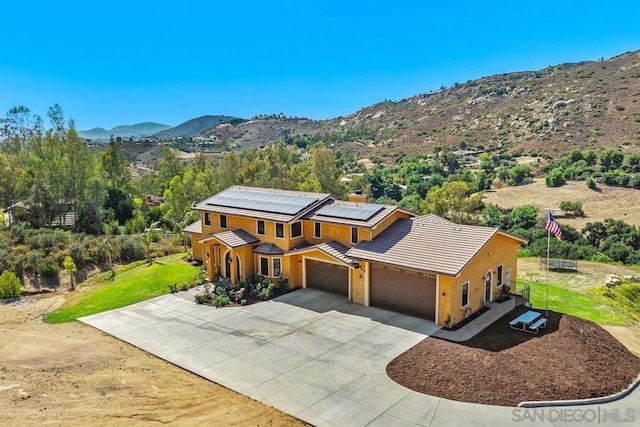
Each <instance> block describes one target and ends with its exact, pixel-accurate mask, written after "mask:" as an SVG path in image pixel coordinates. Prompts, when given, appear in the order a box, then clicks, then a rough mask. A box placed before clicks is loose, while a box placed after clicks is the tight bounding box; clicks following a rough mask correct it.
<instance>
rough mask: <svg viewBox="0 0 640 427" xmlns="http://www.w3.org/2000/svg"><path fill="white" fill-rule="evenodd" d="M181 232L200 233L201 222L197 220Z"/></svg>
mask: <svg viewBox="0 0 640 427" xmlns="http://www.w3.org/2000/svg"><path fill="white" fill-rule="evenodd" d="M182 231H184V232H185V233H198V234H199V233H202V221H201V220H197V221H196V222H194V223H193V224H189V225H187V226H186V227H185V228H183V229H182Z"/></svg>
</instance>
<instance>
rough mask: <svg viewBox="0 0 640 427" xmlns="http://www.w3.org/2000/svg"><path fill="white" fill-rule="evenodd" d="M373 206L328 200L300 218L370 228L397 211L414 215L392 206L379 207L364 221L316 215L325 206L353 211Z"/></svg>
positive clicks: (370, 204)
mask: <svg viewBox="0 0 640 427" xmlns="http://www.w3.org/2000/svg"><path fill="white" fill-rule="evenodd" d="M373 205H374V204H372V203H356V202H347V201H344V200H329V201H327V202H325V203H323V204H322V205H321V206H318V207H317V208H315V209H313V210H312V211H310V212H309V213H307V214H306V215H304V216H303V217H302V218H303V219H306V220H309V221H317V222H326V223H331V224H343V225H349V226H354V227H364V228H371V227H375V226H376V225H377V224H378V223H380V222H381V221H382V220H384V219H385V218H386V217H388V216H389V215H391V214H392V213H393V212H395V211H397V210H401V211H402V212H405V213H407V214H410V215H415V214H414V213H413V212H409V211H407V210H404V209H401V208H399V207H397V206H393V205H379V206H381V209H380V210H379V211H378V212H377V213H375V214H374V215H373V216H372V217H370V218H368V219H366V220H358V219H348V218H340V217H330V216H325V215H321V214H319V213H318V211H320V210H321V209H322V208H324V207H326V206H335V207H336V208H340V207H346V208H352V209H355V208H360V207H362V208H366V207H367V206H373Z"/></svg>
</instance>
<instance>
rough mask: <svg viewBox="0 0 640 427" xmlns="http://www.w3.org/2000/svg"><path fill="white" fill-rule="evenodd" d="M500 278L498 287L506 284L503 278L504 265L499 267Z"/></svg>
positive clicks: (498, 274)
mask: <svg viewBox="0 0 640 427" xmlns="http://www.w3.org/2000/svg"><path fill="white" fill-rule="evenodd" d="M496 274H497V276H498V280H497V282H498V287H500V286H502V284H503V283H504V280H503V277H502V265H499V266H498V272H497V273H496Z"/></svg>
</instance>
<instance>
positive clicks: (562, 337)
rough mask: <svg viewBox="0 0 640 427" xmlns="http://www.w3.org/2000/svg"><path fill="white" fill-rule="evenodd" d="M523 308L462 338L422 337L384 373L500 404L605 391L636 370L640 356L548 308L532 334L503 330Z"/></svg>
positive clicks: (411, 384)
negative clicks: (537, 330) (544, 324)
mask: <svg viewBox="0 0 640 427" xmlns="http://www.w3.org/2000/svg"><path fill="white" fill-rule="evenodd" d="M526 310H527V308H525V307H518V308H517V309H516V310H514V311H511V312H509V313H508V314H506V315H505V316H503V317H502V318H500V319H498V320H497V321H496V322H494V323H493V324H492V325H491V326H489V327H488V328H487V329H485V330H484V331H482V332H480V333H479V334H478V335H476V336H475V337H473V338H472V339H470V340H468V341H465V342H462V343H456V342H451V341H447V340H444V339H439V338H435V337H428V338H426V339H424V340H423V341H421V342H420V343H419V344H417V345H416V346H414V347H413V348H411V349H409V350H408V351H406V352H405V353H403V354H401V355H400V356H398V357H397V358H396V359H394V360H393V361H392V362H391V363H390V364H389V365H388V366H387V373H388V374H389V376H390V377H391V378H392V379H393V380H394V381H396V382H398V383H399V384H402V385H404V386H405V387H408V388H410V389H412V390H415V391H418V392H421V393H425V394H430V395H433V396H439V397H444V398H447V399H452V400H457V401H463V402H472V403H482V404H492V405H501V406H515V405H517V404H518V403H520V402H523V401H532V400H533V401H535V400H568V399H586V398H593V397H602V396H608V395H611V394H614V393H617V392H620V391H622V390H624V389H626V388H627V387H628V386H629V385H631V383H632V382H633V381H634V380H635V379H636V378H637V377H638V374H639V373H640V359H638V358H637V357H636V356H634V355H633V354H632V353H631V352H630V351H629V350H627V348H626V347H624V346H623V345H622V344H621V343H620V342H619V341H618V340H616V339H615V338H614V337H612V336H611V335H610V334H609V333H608V332H607V331H605V330H604V329H602V328H601V327H600V326H598V325H596V324H595V323H593V322H590V321H587V320H583V319H578V318H575V317H572V316H568V315H564V314H561V313H554V312H549V315H548V316H546V315H545V317H547V318H548V319H549V320H548V324H547V327H546V328H545V329H541V330H540V331H541V332H540V334H538V335H534V334H529V333H526V332H522V331H516V330H513V329H511V328H510V327H509V321H511V320H512V319H514V318H515V317H516V316H518V315H519V314H521V313H523V312H524V311H526Z"/></svg>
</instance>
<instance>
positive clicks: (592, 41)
mask: <svg viewBox="0 0 640 427" xmlns="http://www.w3.org/2000/svg"><path fill="white" fill-rule="evenodd" d="M432 3H434V4H432ZM638 16H640V2H638V1H637V0H635V1H628V0H622V1H616V2H607V3H603V2H594V3H591V2H589V1H580V2H573V1H555V2H537V3H532V2H496V1H470V2H465V1H458V2H453V1H449V2H427V1H404V0H396V1H375V0H371V1H348V0H343V1H333V0H326V1H321V2H320V1H315V2H314V1H307V2H304V1H299V0H298V1H289V0H281V1H278V2H267V1H261V2H258V1H244V2H231V1H227V2H217V1H182V2H180V1H172V2H164V1H161V0H159V1H154V2H148V1H135V0H129V1H126V2H125V1H120V0H112V1H104V2H87V1H82V2H78V1H64V0H62V1H60V2H51V1H30V0H22V1H11V2H4V3H3V5H2V6H0V36H1V39H2V41H3V43H2V49H1V50H0V117H3V116H4V115H5V113H6V112H7V111H8V110H9V109H10V108H11V107H13V106H16V105H25V106H27V107H29V108H30V109H31V110H32V112H34V113H37V114H40V115H42V116H43V117H45V116H46V112H47V109H48V107H49V106H51V105H53V104H54V103H58V104H60V105H61V106H62V108H63V110H64V112H65V115H66V116H67V117H68V118H69V117H70V118H74V119H75V121H76V126H77V127H78V128H79V129H89V128H92V127H96V126H102V127H105V128H107V129H108V128H111V127H113V126H116V125H119V124H133V123H139V122H143V121H156V122H160V123H165V124H169V125H177V124H179V123H181V122H183V121H185V120H188V119H190V118H193V117H197V116H200V115H204V114H229V115H235V116H240V117H247V118H248V117H251V116H254V115H256V114H261V113H269V114H270V113H280V112H283V113H285V114H287V115H297V116H306V117H311V118H315V119H324V118H331V117H337V116H340V115H346V114H350V113H353V112H355V111H357V110H358V109H360V108H363V107H366V106H368V105H371V104H373V103H376V102H379V101H383V100H385V99H391V100H399V99H402V98H406V97H409V96H412V95H416V94H418V93H422V92H428V91H430V90H436V89H438V88H439V87H440V86H442V85H445V86H450V85H451V84H453V83H454V82H465V81H467V80H470V79H475V78H479V77H483V76H487V75H491V74H496V73H505V72H511V71H522V70H537V69H540V68H544V67H546V66H548V65H555V64H558V63H563V62H576V61H581V60H597V59H599V58H601V57H604V58H610V57H612V56H615V55H618V54H621V53H624V52H627V51H631V50H637V49H640V21H638Z"/></svg>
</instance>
